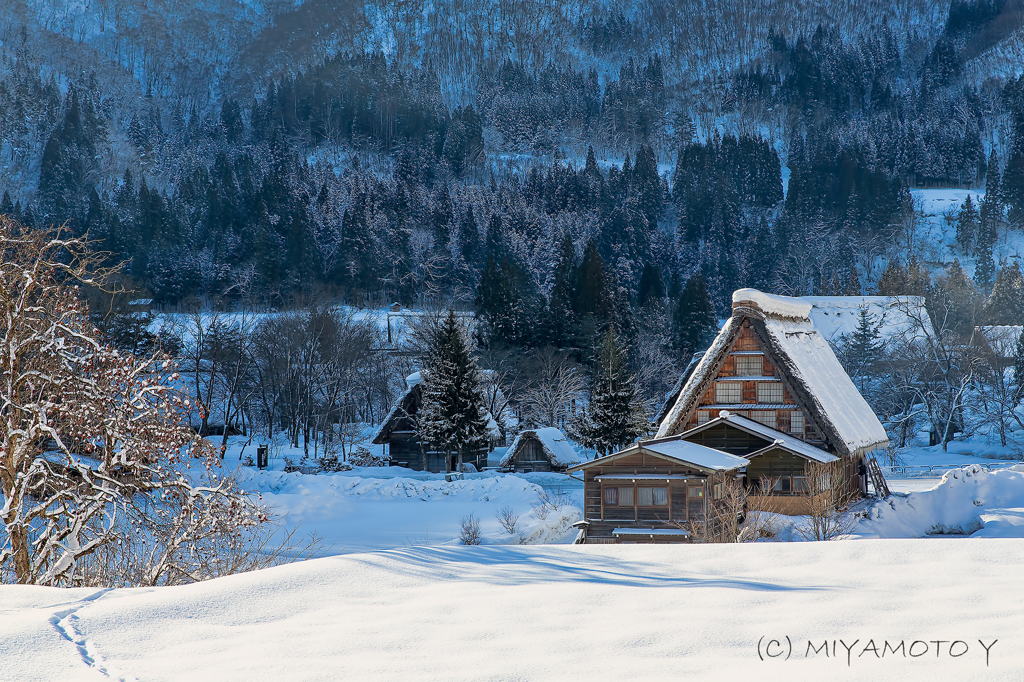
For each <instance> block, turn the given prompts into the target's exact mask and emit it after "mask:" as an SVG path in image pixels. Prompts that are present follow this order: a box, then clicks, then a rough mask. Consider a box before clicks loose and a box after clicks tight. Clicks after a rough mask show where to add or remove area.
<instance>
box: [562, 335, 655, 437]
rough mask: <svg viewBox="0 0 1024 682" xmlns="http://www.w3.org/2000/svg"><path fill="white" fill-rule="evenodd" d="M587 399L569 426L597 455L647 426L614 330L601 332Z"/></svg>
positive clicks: (635, 434) (636, 435) (633, 380)
mask: <svg viewBox="0 0 1024 682" xmlns="http://www.w3.org/2000/svg"><path fill="white" fill-rule="evenodd" d="M597 360H598V362H597V365H596V367H595V371H594V374H593V376H592V377H591V379H592V382H593V383H592V387H591V391H590V401H589V403H588V405H587V406H586V408H584V409H583V410H582V411H581V412H580V414H579V415H578V416H577V418H576V419H575V420H574V422H573V425H572V431H573V435H574V436H575V438H576V440H577V441H579V442H580V443H582V444H583V445H584V446H586V447H588V448H594V449H595V450H597V452H598V453H599V454H601V455H607V454H610V453H612V452H614V451H615V450H617V449H619V448H621V447H623V446H626V445H628V444H629V443H632V442H633V441H634V440H636V439H637V438H638V437H639V436H640V435H642V434H643V433H644V431H645V430H646V429H647V415H646V411H645V409H644V406H643V403H642V402H641V399H640V391H639V389H638V387H637V383H636V377H635V376H633V375H632V374H630V373H629V372H628V371H627V368H626V358H625V356H624V353H623V352H622V349H621V348H620V347H619V341H618V338H617V337H616V334H615V332H614V330H612V329H610V328H609V329H608V331H607V332H605V335H604V339H603V340H602V342H601V347H600V348H599V349H598V357H597Z"/></svg>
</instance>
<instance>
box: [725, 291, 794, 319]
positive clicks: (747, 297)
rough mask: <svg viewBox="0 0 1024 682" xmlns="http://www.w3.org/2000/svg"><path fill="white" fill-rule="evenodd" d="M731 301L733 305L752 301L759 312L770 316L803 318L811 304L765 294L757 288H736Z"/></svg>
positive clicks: (788, 297) (787, 297)
mask: <svg viewBox="0 0 1024 682" xmlns="http://www.w3.org/2000/svg"><path fill="white" fill-rule="evenodd" d="M732 303H733V305H734V306H735V305H736V304H743V303H753V304H754V305H755V306H756V307H757V308H759V309H760V310H761V312H763V313H764V314H765V315H767V316H770V317H786V318H792V319H797V320H804V319H807V316H808V315H809V314H810V312H811V304H810V303H808V302H806V301H805V300H803V299H800V298H793V297H791V296H778V295H776V294H766V293H765V292H763V291H759V290H757V289H737V290H736V291H734V292H732Z"/></svg>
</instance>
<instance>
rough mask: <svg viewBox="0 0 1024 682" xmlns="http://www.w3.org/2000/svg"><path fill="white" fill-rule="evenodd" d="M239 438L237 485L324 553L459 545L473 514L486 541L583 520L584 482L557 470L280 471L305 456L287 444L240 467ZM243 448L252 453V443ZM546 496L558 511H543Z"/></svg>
mask: <svg viewBox="0 0 1024 682" xmlns="http://www.w3.org/2000/svg"><path fill="white" fill-rule="evenodd" d="M244 442H245V439H243V438H232V439H231V440H230V446H229V448H228V450H227V452H226V453H225V457H224V465H225V468H227V469H236V468H237V469H238V478H239V481H240V483H241V485H242V487H243V488H244V489H245V490H248V491H250V492H252V493H259V495H260V497H261V498H262V501H263V503H264V504H267V505H268V506H270V507H271V508H272V509H273V511H274V512H275V513H276V514H277V515H279V516H280V517H281V518H282V520H283V522H284V524H285V527H286V528H288V529H289V530H293V529H297V530H298V534H299V535H305V534H308V533H310V532H315V533H316V534H317V536H318V537H320V538H321V539H322V544H321V546H322V549H323V551H324V552H326V553H327V554H339V553H342V552H346V553H347V552H360V551H369V550H375V549H390V548H396V547H410V546H423V545H452V544H458V542H459V540H458V538H459V531H460V521H461V520H462V518H463V517H466V516H468V515H470V514H472V515H474V516H475V517H476V519H477V520H478V521H479V522H480V530H481V533H482V536H483V537H482V540H483V543H484V544H521V543H527V544H539V543H568V542H572V540H573V539H574V538H575V536H576V531H574V530H573V529H572V527H571V526H572V524H573V523H574V522H575V521H578V520H580V518H581V507H582V504H581V503H582V493H583V490H582V487H581V485H580V484H579V483H578V482H577V481H574V480H572V479H570V478H569V477H568V476H565V475H562V474H542V473H532V474H502V473H498V472H493V471H488V472H482V473H476V474H465V478H464V480H454V481H450V482H449V481H446V480H445V475H444V474H430V473H425V472H422V471H413V470H411V469H405V468H402V467H357V468H355V469H353V470H352V471H345V472H339V473H321V474H317V475H315V476H313V475H305V474H300V473H285V472H284V471H283V468H284V464H285V462H284V457H286V456H287V457H289V458H290V459H292V460H293V461H296V462H297V461H298V460H299V458H300V457H301V455H302V451H301V449H298V450H296V449H290V448H282V449H281V450H280V451H279V453H278V455H279V456H278V457H277V458H276V459H271V460H270V465H271V468H270V470H268V471H258V470H256V469H254V468H252V467H248V466H239V454H240V452H241V448H242V444H243V443H244ZM374 447H375V448H376V449H377V450H379V447H380V446H374ZM502 452H503V451H502ZM502 452H498V451H496V452H495V453H493V455H492V458H494V457H496V458H500V456H501V454H502ZM244 454H245V455H252V456H253V457H255V454H256V449H255V446H254V445H250V446H249V447H248V448H246V450H245V453H244ZM545 496H546V498H547V499H548V500H550V501H552V502H555V503H557V504H558V505H559V509H551V508H550V507H551V505H550V504H549V505H547V507H546V508H544V509H541V506H542V505H541V502H542V498H544V497H545ZM506 507H509V508H511V509H512V510H513V512H514V513H515V514H517V515H518V516H519V522H518V524H517V525H518V528H517V532H516V533H514V534H510V533H508V532H507V531H505V530H504V529H503V528H502V527H501V525H500V524H499V522H498V519H497V516H496V515H497V513H498V511H500V510H501V509H503V508H506ZM542 517H543V518H542Z"/></svg>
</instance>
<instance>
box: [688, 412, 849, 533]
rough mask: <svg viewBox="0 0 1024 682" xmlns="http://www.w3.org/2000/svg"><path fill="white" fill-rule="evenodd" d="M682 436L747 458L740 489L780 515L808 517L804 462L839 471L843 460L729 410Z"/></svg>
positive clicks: (809, 488)
mask: <svg viewBox="0 0 1024 682" xmlns="http://www.w3.org/2000/svg"><path fill="white" fill-rule="evenodd" d="M681 437H682V438H683V439H685V440H687V441H689V442H691V443H698V444H700V445H703V446H705V447H709V448H714V449H717V450H721V451H723V452H728V453H730V454H733V455H737V456H739V457H742V458H743V459H745V460H747V464H746V466H745V467H744V468H743V483H744V487H745V488H746V489H747V490H748V491H750V492H752V493H757V495H756V499H758V500H760V501H763V502H766V503H767V504H766V505H765V510H766V511H773V512H777V513H780V514H787V515H800V514H806V513H809V511H810V508H811V506H812V505H811V502H812V500H811V498H810V493H811V487H813V486H812V484H811V483H809V481H808V477H807V465H808V464H809V463H816V464H822V465H828V466H837V467H839V468H840V469H843V467H844V464H843V461H842V460H841V459H840V458H839V457H837V456H835V455H833V454H831V453H828V452H825V451H824V450H822V449H820V448H817V447H814V446H813V445H811V444H810V443H808V442H806V441H803V440H801V439H799V438H794V437H793V436H791V435H789V434H785V433H782V432H780V431H776V430H775V429H772V428H770V427H767V426H765V425H763V424H760V423H758V422H755V421H752V420H750V419H747V418H746V417H742V416H740V415H737V414H732V413H731V412H729V411H728V410H722V411H721V412H720V413H719V416H718V417H716V418H715V419H713V420H711V421H710V422H707V423H705V424H702V425H700V426H697V427H694V428H692V429H690V430H688V431H685V432H684V433H683V434H682V436H681ZM765 486H767V487H765ZM816 494H821V491H816Z"/></svg>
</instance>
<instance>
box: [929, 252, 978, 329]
mask: <svg viewBox="0 0 1024 682" xmlns="http://www.w3.org/2000/svg"><path fill="white" fill-rule="evenodd" d="M925 302H926V304H927V306H928V312H929V314H930V315H931V317H932V319H933V320H936V321H938V320H945V324H944V326H945V327H946V328H948V329H950V330H952V331H953V332H954V333H955V334H956V335H957V336H958V337H960V338H961V339H963V340H965V341H966V340H967V339H968V338H969V337H970V335H971V333H972V332H973V331H974V325H976V324H977V323H978V320H977V313H978V308H979V296H978V290H977V288H976V287H975V286H974V284H973V283H972V282H971V280H970V278H968V277H967V273H965V272H964V270H963V268H962V267H961V266H960V261H959V260H954V261H953V262H952V263H950V264H949V265H948V266H947V267H946V271H945V272H944V273H943V274H941V275H939V276H938V277H936V278H935V284H934V286H933V287H932V289H931V291H930V292H929V294H928V297H927V299H926V300H925Z"/></svg>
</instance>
